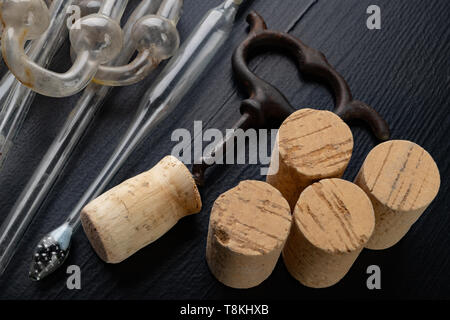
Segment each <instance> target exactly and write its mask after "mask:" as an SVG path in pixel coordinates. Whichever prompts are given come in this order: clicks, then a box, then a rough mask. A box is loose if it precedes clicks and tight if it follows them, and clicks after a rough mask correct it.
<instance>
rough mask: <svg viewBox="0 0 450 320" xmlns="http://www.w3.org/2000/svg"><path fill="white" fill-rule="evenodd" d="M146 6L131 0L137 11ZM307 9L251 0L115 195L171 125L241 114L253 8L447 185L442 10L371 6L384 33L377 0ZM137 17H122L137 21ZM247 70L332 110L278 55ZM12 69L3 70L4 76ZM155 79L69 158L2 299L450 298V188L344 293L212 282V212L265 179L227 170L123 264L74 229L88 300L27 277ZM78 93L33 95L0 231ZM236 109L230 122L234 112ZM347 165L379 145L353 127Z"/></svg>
mask: <svg viewBox="0 0 450 320" xmlns="http://www.w3.org/2000/svg"><path fill="white" fill-rule="evenodd" d="M137 2H138V0H131V1H130V3H131V4H132V5H135V4H136V3H137ZM219 3H220V0H204V1H197V0H186V1H185V10H184V12H185V14H184V16H183V17H182V19H181V20H180V23H179V26H180V31H181V38H182V40H183V39H186V36H187V35H188V34H189V32H190V31H191V30H192V28H193V27H194V26H195V25H196V24H197V23H198V21H199V20H200V18H201V16H202V15H203V14H204V13H205V12H206V11H207V10H208V9H209V8H210V7H212V6H213V5H217V4H219ZM306 3H307V1H305V0H279V1H267V0H254V1H252V2H251V5H250V8H249V7H246V8H244V10H242V12H241V13H240V15H239V16H238V20H237V24H236V26H235V29H234V32H233V35H232V38H231V39H230V41H228V42H227V44H226V45H225V47H224V48H223V49H222V50H221V51H220V54H219V55H218V56H217V57H216V59H214V62H213V67H212V68H210V69H209V71H208V72H207V74H205V76H204V77H203V79H202V80H201V81H200V82H199V83H198V85H197V86H196V88H194V90H192V91H191V92H190V93H189V95H188V96H187V97H186V98H185V99H184V101H183V103H182V104H181V105H180V106H179V107H178V109H177V110H178V112H177V113H175V114H174V115H173V116H171V117H170V119H169V120H168V121H166V122H165V123H163V124H161V125H160V126H159V127H158V130H156V131H155V132H154V133H152V135H151V136H150V137H149V138H148V139H146V140H145V141H144V142H143V143H142V145H141V146H140V147H139V148H137V149H136V151H135V152H134V154H133V156H132V157H131V158H130V159H129V161H127V163H126V164H125V166H124V167H123V168H122V170H121V171H120V172H119V174H118V176H117V177H116V178H115V179H114V181H112V183H111V185H110V187H112V186H114V185H117V184H118V183H120V182H122V181H124V180H126V179H127V178H130V177H133V176H135V175H136V174H138V173H140V172H143V171H146V170H148V169H149V168H151V167H153V166H154V165H155V164H156V163H157V162H158V161H159V160H160V159H161V158H163V157H164V156H166V155H167V154H169V153H170V152H171V149H172V147H173V146H174V145H175V144H176V142H172V141H171V140H170V135H171V133H172V132H173V130H174V129H176V128H186V129H188V130H190V131H191V132H193V121H194V120H203V121H204V123H203V124H204V127H205V129H206V128H209V127H216V128H218V129H221V130H224V129H226V128H229V127H230V126H231V124H232V123H234V122H236V121H237V119H238V118H239V117H240V115H239V112H238V107H239V103H240V101H241V99H242V97H241V96H240V95H239V92H238V89H237V88H236V87H235V85H234V83H233V79H232V72H231V54H232V51H233V49H234V48H235V47H236V46H237V44H238V43H239V42H240V41H242V40H243V39H245V37H246V23H245V21H244V17H245V15H246V14H247V13H248V12H249V10H250V9H255V10H257V11H258V12H259V13H260V14H261V15H262V16H263V17H264V18H265V19H266V21H267V23H268V25H269V26H270V27H272V28H274V29H279V30H288V31H289V32H290V33H291V34H292V35H294V36H297V37H300V38H301V39H302V40H303V41H304V42H305V43H306V44H308V45H310V46H312V47H314V48H317V49H319V50H321V51H322V52H324V53H325V55H326V56H327V58H328V60H329V61H330V63H332V64H333V65H334V66H335V67H336V69H337V70H338V71H339V72H340V73H341V74H342V75H343V76H344V78H346V80H347V81H348V82H349V85H350V87H351V88H352V91H353V93H354V96H355V98H357V99H359V100H362V101H364V102H366V103H369V104H370V105H371V106H373V107H374V108H375V109H376V110H377V111H379V112H380V113H381V114H382V115H383V117H385V118H386V120H387V121H388V122H389V124H390V126H391V129H392V137H393V138H394V139H407V140H411V141H414V142H416V143H418V144H419V145H421V146H422V147H424V148H425V149H426V150H427V151H428V152H429V153H430V154H431V156H432V157H433V158H434V159H435V161H436V163H437V165H438V167H439V170H440V172H441V175H442V177H448V176H449V175H450V162H449V160H448V155H449V154H450V145H449V142H448V137H449V136H450V114H449V105H450V101H449V96H448V88H449V86H450V74H449V72H450V71H449V70H450V61H449V59H448V56H449V53H450V28H449V21H448V12H449V10H450V2H449V1H448V0H433V1H427V2H425V1H421V0H397V1H392V0H377V1H376V4H378V5H379V6H380V7H381V10H382V19H383V20H382V29H381V30H379V31H369V30H367V28H366V18H367V14H366V10H367V7H368V6H369V5H372V4H374V2H373V1H369V0H335V1H328V0H319V1H318V3H317V4H316V5H315V6H314V7H312V8H311V10H309V11H308V12H307V14H306V15H305V16H304V17H303V18H302V19H299V16H300V13H302V12H303V11H304V7H305V4H306ZM129 11H130V10H127V12H129ZM69 65H70V59H69V46H68V45H66V46H65V47H64V48H63V50H61V51H60V52H59V53H58V55H57V56H56V58H55V59H54V63H53V68H55V70H57V71H64V70H67V68H68V67H69ZM251 66H252V68H253V69H254V70H256V73H257V74H258V75H259V76H261V77H263V78H264V79H268V80H270V82H271V83H273V84H274V85H275V86H277V87H278V88H279V89H280V90H281V91H282V92H283V93H284V94H285V95H286V97H287V98H288V99H289V100H290V101H291V102H292V104H293V105H294V106H297V107H298V108H299V109H300V108H304V107H310V108H320V109H327V110H332V105H333V101H332V98H331V95H330V94H329V92H328V91H327V90H326V89H324V88H322V87H320V86H318V85H317V84H315V83H310V82H309V81H308V79H304V78H302V77H299V74H298V73H297V71H296V68H295V65H294V64H293V63H292V62H291V61H289V60H287V59H285V58H284V57H281V56H279V55H276V54H273V55H264V56H261V57H258V58H256V59H255V60H253V61H252V63H251ZM3 70H4V69H3ZM153 79H154V76H151V77H149V79H148V80H146V81H145V82H144V83H142V84H140V85H137V86H132V87H127V88H118V89H115V90H114V92H113V93H112V95H111V96H110V98H109V99H108V100H107V101H106V103H105V106H104V107H103V109H102V110H101V111H100V112H99V115H98V117H97V120H96V121H95V123H94V124H93V127H92V129H91V130H90V131H89V132H88V133H87V134H86V137H85V138H84V140H83V141H82V143H81V145H80V146H79V147H78V148H77V150H76V151H75V152H74V155H73V159H72V161H70V163H69V164H68V166H67V168H66V170H65V172H64V174H63V175H62V177H61V179H60V181H59V182H58V183H57V184H56V186H55V189H54V191H53V192H52V194H51V196H50V198H49V200H48V201H47V202H46V203H45V204H44V205H43V207H42V209H41V211H40V212H39V214H38V215H37V217H36V220H35V221H34V223H33V224H32V225H31V226H30V228H29V230H28V232H27V235H26V236H25V237H24V239H23V241H22V243H21V246H20V248H19V251H18V253H17V255H16V256H15V257H14V259H13V261H12V262H11V265H10V267H9V268H8V270H7V271H6V273H5V275H4V277H3V278H1V279H0V298H3V299H121V298H126V299H173V298H176V299H221V298H228V299H250V298H251V299H259V298H260V299H302V298H305V299H329V298H339V299H345V298H358V299H377V298H382V299H387V298H401V299H405V298H427V299H432V298H441V299H442V298H450V290H449V288H450V275H449V273H448V269H449V268H450V258H449V253H448V248H449V247H450V238H449V237H448V229H449V227H450V215H449V214H448V212H450V200H449V197H448V194H449V193H450V189H449V182H448V179H443V180H442V186H441V190H440V192H439V194H438V196H437V198H436V199H435V201H433V203H432V204H431V205H430V207H429V208H428V209H427V210H426V212H425V213H424V214H423V215H422V217H421V218H420V219H419V220H418V221H417V223H416V224H415V225H414V226H413V227H412V228H411V230H410V232H409V233H408V235H407V236H406V237H405V238H403V239H402V241H400V243H398V244H397V245H396V246H395V247H393V248H391V249H388V250H386V251H382V252H371V251H369V250H363V252H362V253H361V255H360V257H359V259H358V260H357V261H356V263H355V264H354V265H353V267H352V272H350V273H349V274H348V275H347V276H346V277H345V278H344V279H343V280H342V281H341V282H340V283H339V284H337V285H336V286H334V287H332V288H330V289H327V290H320V291H319V292H317V291H316V290H310V289H308V288H306V287H303V286H301V285H299V284H298V282H297V281H295V280H293V279H292V277H291V276H290V275H289V274H288V272H287V270H286V268H285V266H284V264H283V263H282V262H279V263H278V265H277V267H276V268H275V271H274V272H273V274H272V276H271V277H270V278H269V279H268V280H267V281H265V282H264V283H263V284H262V285H260V286H258V287H256V288H253V289H250V290H248V291H245V292H241V291H239V290H233V289H230V288H227V287H225V286H223V285H222V284H220V283H219V282H217V281H216V280H215V278H214V277H213V276H212V275H211V273H210V272H209V270H208V266H207V263H206V259H205V246H206V237H207V233H208V224H209V213H210V210H211V207H212V205H213V203H214V201H215V200H216V199H217V197H218V196H219V195H220V194H222V193H223V192H225V191H226V190H229V189H230V188H231V187H233V186H236V185H237V184H238V182H239V181H241V180H245V179H253V180H254V179H257V180H264V179H265V177H262V176H261V175H260V167H259V166H255V165H246V166H243V165H242V166H227V167H225V166H221V167H217V168H215V169H212V171H210V172H209V175H208V177H207V183H208V184H209V185H213V186H214V187H213V188H208V189H204V190H201V193H202V200H203V205H204V206H203V210H202V212H201V213H200V214H199V215H194V216H192V217H189V218H187V219H184V220H183V221H181V222H180V223H178V224H177V225H176V226H175V228H174V229H173V232H170V233H168V234H166V235H165V236H164V237H162V238H161V239H159V240H158V244H157V245H156V244H155V245H151V246H148V247H147V248H145V249H143V250H141V251H140V252H138V253H137V254H136V255H134V256H133V257H132V258H130V259H129V260H127V261H125V262H124V263H122V264H119V265H114V266H112V265H107V264H105V263H103V262H102V261H101V260H100V259H99V258H98V257H97V255H96V254H95V252H94V251H93V250H92V249H91V247H90V244H89V242H88V240H87V238H86V237H85V236H84V235H83V233H82V232H78V233H77V234H76V235H75V238H74V246H73V247H72V249H71V250H72V252H71V255H70V256H69V258H68V261H67V265H72V264H76V265H79V266H80V267H81V270H82V288H83V289H82V290H81V291H76V290H75V291H70V290H68V289H67V288H66V284H65V282H66V279H67V278H66V277H67V275H66V273H65V270H64V269H61V270H59V271H58V272H57V273H56V274H55V275H54V276H52V277H51V278H49V279H48V280H47V281H45V282H42V283H32V282H30V281H29V280H28V276H27V273H28V263H29V261H30V255H31V254H32V249H33V248H32V246H31V244H33V245H34V244H35V243H36V242H37V241H38V240H39V239H40V238H42V236H43V235H44V234H45V233H46V232H47V231H49V230H51V229H52V228H54V227H56V226H58V225H59V224H61V223H62V222H63V221H64V217H65V215H66V214H67V213H68V212H69V211H70V210H71V209H72V208H73V207H74V205H75V203H76V202H77V201H78V199H79V198H80V196H81V195H82V191H83V190H85V189H86V188H87V187H88V186H89V184H90V183H91V182H92V181H93V180H94V179H95V176H96V175H97V173H98V172H99V171H100V170H101V168H102V167H103V165H104V164H105V162H106V161H107V159H108V157H109V156H110V154H111V152H113V150H114V148H115V146H116V144H117V143H118V140H119V138H120V137H121V135H122V134H123V133H124V131H125V130H126V128H127V126H128V124H129V121H130V120H131V118H132V117H133V113H134V111H135V108H136V107H137V104H138V103H139V101H140V98H141V96H142V94H143V93H144V92H145V90H146V88H147V87H148V86H149V85H150V84H151V83H152V81H153ZM76 99H77V97H71V98H67V99H51V98H46V97H42V96H40V97H38V98H37V99H36V100H35V103H34V104H33V106H32V108H31V110H30V113H29V115H28V117H27V119H26V121H25V124H24V127H23V130H22V131H21V133H20V135H19V136H18V138H17V139H16V144H15V145H14V146H12V149H11V154H10V157H9V160H8V161H7V163H6V164H5V167H4V170H3V171H2V172H0V208H1V214H0V222H3V221H4V219H5V218H6V215H7V213H8V212H9V210H10V209H11V207H12V206H13V205H14V202H15V200H16V198H17V197H18V195H19V193H20V192H21V190H22V188H23V187H24V185H25V184H26V182H27V180H28V179H29V177H30V176H31V175H32V172H33V169H34V168H35V167H36V166H37V164H38V163H39V161H40V160H41V159H42V157H43V155H44V153H45V151H46V150H47V148H48V146H49V145H50V143H51V142H52V140H53V138H54V137H55V136H56V134H57V132H58V130H59V129H60V127H61V125H62V124H63V123H64V120H65V118H66V117H67V116H68V114H69V113H70V111H71V108H72V107H73V106H74V104H75V102H76ZM233 110H234V111H235V112H233ZM352 131H353V134H354V138H355V148H354V151H353V157H352V160H351V161H350V164H349V167H348V168H347V171H346V173H345V175H344V177H345V178H346V179H348V180H350V181H353V179H354V178H355V176H356V174H357V172H358V171H359V169H360V167H361V165H362V163H363V161H364V159H365V157H366V156H367V154H368V153H369V151H370V150H371V149H372V148H373V147H374V145H375V141H374V140H373V138H372V137H371V135H370V134H369V133H368V132H367V131H366V130H364V129H362V128H361V127H359V126H354V127H352ZM372 264H377V265H379V266H380V268H381V270H382V288H383V289H382V290H381V291H369V290H367V288H366V286H365V282H366V280H367V274H366V269H367V267H368V266H369V265H372Z"/></svg>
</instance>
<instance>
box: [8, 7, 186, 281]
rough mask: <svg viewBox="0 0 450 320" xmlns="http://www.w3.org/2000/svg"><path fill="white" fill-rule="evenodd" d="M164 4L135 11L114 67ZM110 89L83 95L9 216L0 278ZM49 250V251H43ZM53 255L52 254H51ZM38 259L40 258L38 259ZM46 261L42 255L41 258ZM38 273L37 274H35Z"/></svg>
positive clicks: (96, 89) (96, 87)
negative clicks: (139, 25)
mask: <svg viewBox="0 0 450 320" xmlns="http://www.w3.org/2000/svg"><path fill="white" fill-rule="evenodd" d="M180 3H181V4H182V3H183V0H164V1H163V5H165V6H170V5H172V6H173V7H176V8H178V9H177V10H179V12H180V13H181V9H182V6H180ZM160 4H161V0H143V1H141V2H140V4H139V5H138V6H137V7H136V8H135V10H134V11H133V13H132V14H131V16H130V18H129V19H128V21H127V23H126V25H125V27H124V34H125V35H126V36H127V37H126V38H125V39H127V40H126V41H125V45H124V48H123V49H122V52H121V53H120V55H119V56H118V57H117V58H116V59H115V60H114V61H113V63H112V65H115V64H118V65H122V64H124V63H126V62H127V61H129V60H130V58H131V57H132V55H133V53H134V51H135V45H134V43H133V40H132V38H131V37H130V36H129V35H131V33H132V32H133V27H134V25H135V23H136V22H137V21H138V20H139V19H141V18H142V17H143V16H146V15H149V14H153V13H155V12H156V10H157V9H158V7H159V6H160ZM109 92H110V88H108V87H102V86H100V85H97V84H90V85H89V86H88V87H87V88H86V89H85V90H84V92H83V95H82V96H81V98H80V100H79V101H78V103H77V105H76V107H75V108H74V111H73V112H72V113H71V115H70V117H69V118H68V119H67V121H66V123H65V125H64V126H63V128H62V129H61V131H60V133H59V134H58V137H57V138H56V139H55V141H54V142H53V144H52V145H51V147H50V148H49V150H48V151H47V153H46V155H45V156H44V158H43V160H42V161H41V163H40V164H39V166H38V168H37V169H36V171H35V173H34V174H33V176H32V178H31V179H30V181H29V182H28V184H27V186H26V187H25V189H24V191H23V192H22V194H21V195H20V196H19V198H18V200H17V201H16V204H15V205H14V207H13V209H12V210H11V212H10V213H9V215H8V219H7V222H6V224H5V225H4V226H3V227H2V229H3V230H2V231H1V232H0V234H1V235H2V239H1V240H0V275H1V274H2V271H3V270H5V268H6V266H7V264H8V262H9V260H10V259H11V257H12V256H13V255H14V253H15V251H16V250H17V246H18V244H19V241H20V239H21V238H22V236H23V234H24V232H25V231H26V228H27V227H28V225H29V223H30V222H31V221H32V219H33V217H34V216H35V214H36V212H37V211H38V210H39V207H40V206H41V204H42V203H43V201H44V200H45V199H46V197H47V195H48V194H49V192H50V191H51V188H52V186H53V185H54V183H55V182H56V180H57V178H58V177H59V175H60V173H61V172H62V170H63V169H64V166H65V164H66V163H67V161H68V159H69V158H70V155H71V154H72V151H73V149H74V148H75V146H76V145H77V144H78V142H79V140H80V139H81V137H82V136H83V134H84V133H85V131H86V130H87V128H88V127H89V125H90V124H91V122H92V120H93V118H94V116H95V114H96V113H97V111H98V109H99V108H100V106H101V105H102V102H103V101H104V100H105V98H106V96H107V95H108V93H109ZM43 249H45V248H43ZM50 253H51V252H50ZM35 258H36V257H35ZM39 258H42V255H41V256H39ZM35 260H36V261H33V263H32V268H31V269H33V272H32V273H30V277H31V278H32V279H34V280H37V279H38V278H41V277H44V276H45V272H46V271H45V270H44V269H40V267H39V264H38V262H39V259H35ZM35 271H37V272H35Z"/></svg>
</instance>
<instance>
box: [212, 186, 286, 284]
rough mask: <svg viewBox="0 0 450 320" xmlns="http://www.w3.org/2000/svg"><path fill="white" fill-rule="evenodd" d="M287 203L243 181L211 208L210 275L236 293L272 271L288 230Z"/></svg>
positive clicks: (266, 188)
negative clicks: (236, 290) (233, 289)
mask: <svg viewBox="0 0 450 320" xmlns="http://www.w3.org/2000/svg"><path fill="white" fill-rule="evenodd" d="M291 222H292V217H291V210H290V208H289V204H288V203H287V201H286V199H284V198H283V196H282V195H281V193H280V192H279V191H278V190H277V189H275V188H274V187H272V186H271V185H270V184H268V183H265V182H261V181H249V180H246V181H242V182H241V183H239V185H238V186H237V187H235V188H233V189H230V190H228V191H227V192H225V193H224V194H222V195H221V196H220V197H219V198H218V199H217V200H216V201H215V202H214V206H213V208H212V210H211V218H210V222H209V230H208V241H207V244H206V260H207V262H208V265H209V268H210V270H211V272H212V273H213V274H214V276H215V277H216V278H217V280H219V281H220V282H222V283H223V284H225V285H227V286H229V287H232V288H237V289H248V288H252V287H255V286H257V285H259V284H261V282H263V281H264V280H266V279H267V278H268V277H269V276H270V274H271V273H272V271H273V270H274V269H275V266H276V264H277V261H278V258H279V257H280V254H281V250H282V249H283V246H284V244H285V242H286V239H287V237H288V234H289V231H290V229H291Z"/></svg>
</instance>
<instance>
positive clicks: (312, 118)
mask: <svg viewBox="0 0 450 320" xmlns="http://www.w3.org/2000/svg"><path fill="white" fill-rule="evenodd" d="M352 152H353V135H352V132H351V130H350V128H349V127H348V125H347V124H345V123H344V121H342V119H341V118H339V117H338V116H337V115H336V114H334V113H332V112H329V111H320V110H313V109H302V110H299V111H297V112H295V113H293V114H292V115H291V116H290V117H289V118H287V119H286V120H285V121H284V123H283V124H282V126H281V128H280V130H279V132H278V137H277V143H276V145H275V148H274V151H273V153H272V161H271V167H270V171H273V172H276V173H275V174H270V175H268V176H267V182H268V183H270V184H271V185H272V186H274V187H275V188H277V189H278V190H279V191H280V192H281V193H282V194H283V196H284V197H285V198H286V199H287V200H288V202H289V205H290V206H291V210H294V207H295V204H296V203H297V200H298V198H299V196H300V193H301V192H302V191H303V190H304V189H305V188H306V187H308V186H309V185H311V184H312V183H314V182H316V181H319V180H321V179H325V178H340V177H342V175H343V174H344V171H345V169H346V168H347V166H348V163H349V161H350V158H351V156H352ZM277 164H278V165H277ZM277 168H278V170H277ZM270 171H269V172H270Z"/></svg>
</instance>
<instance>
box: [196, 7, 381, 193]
mask: <svg viewBox="0 0 450 320" xmlns="http://www.w3.org/2000/svg"><path fill="white" fill-rule="evenodd" d="M247 22H248V23H249V24H250V32H249V36H248V37H247V39H245V40H244V41H243V42H242V43H241V44H240V45H239V47H237V49H236V50H235V52H234V54H233V59H232V65H233V71H234V74H235V77H236V80H237V82H238V83H239V85H241V86H242V87H243V88H244V89H245V90H246V91H247V93H248V95H249V98H248V99H246V100H244V101H242V103H241V108H240V111H241V114H242V117H241V119H240V120H239V121H238V123H237V124H236V125H235V126H234V129H244V130H245V129H248V128H251V127H253V128H263V127H267V126H269V125H281V123H282V122H283V121H284V120H285V119H286V118H287V117H289V116H290V115H291V114H292V113H293V112H294V111H295V108H293V106H292V105H291V104H290V103H289V101H288V100H287V99H286V97H285V96H284V95H283V94H282V93H281V92H280V91H279V90H278V89H277V88H275V87H274V86H272V85H271V84H269V83H268V82H266V81H265V80H263V79H261V78H259V77H258V76H256V75H255V74H254V73H253V72H252V71H251V70H250V68H249V67H248V63H249V58H250V57H251V56H252V55H253V54H254V53H262V52H266V51H269V50H271V49H277V50H280V49H281V50H282V52H283V53H285V54H288V55H291V56H292V57H294V58H295V59H296V62H297V64H298V68H299V69H300V71H301V72H304V73H305V74H308V75H312V76H316V77H318V78H319V79H320V80H322V81H323V82H324V83H325V84H328V85H330V86H331V88H332V89H333V93H334V96H335V105H336V107H335V111H334V112H335V113H336V114H337V115H338V116H340V117H341V118H342V119H343V120H344V121H346V122H348V121H351V120H362V121H364V122H365V123H366V124H367V125H369V126H370V128H371V130H372V132H373V134H374V135H375V137H376V138H378V139H379V140H382V141H384V140H388V139H389V137H390V132H389V126H388V124H387V123H386V121H385V120H384V119H383V118H382V117H381V116H380V115H379V114H378V112H376V111H375V110H374V109H373V108H372V107H370V106H369V105H367V104H365V103H364V102H361V101H358V100H353V96H352V93H351V90H350V87H349V86H348V84H347V82H346V81H345V79H344V78H343V77H342V76H341V75H340V74H339V73H338V72H337V71H336V70H335V69H334V68H333V66H332V65H331V64H330V63H329V62H328V60H327V59H326V58H325V55H324V54H323V53H322V52H320V51H318V50H316V49H314V48H311V47H308V46H307V45H305V44H304V43H303V42H302V41H300V40H299V39H297V38H295V37H293V36H291V35H290V34H287V33H283V32H278V31H272V30H268V29H267V25H266V23H265V21H264V19H263V18H262V17H261V16H260V15H259V14H258V13H256V12H254V11H253V12H251V13H250V14H249V15H248V16H247ZM232 138H234V137H233V136H232V137H229V138H228V139H226V140H225V141H223V143H222V144H221V145H219V146H218V148H216V151H217V150H218V149H222V150H225V145H226V143H227V141H229V140H230V139H232ZM214 156H215V152H212V154H211V155H210V157H209V158H212V157H214ZM205 159H206V158H202V161H201V162H202V163H201V164H195V165H194V166H193V169H192V172H193V176H194V178H195V180H196V182H197V184H199V185H203V184H204V174H205V171H206V169H207V168H209V167H211V166H212V165H208V164H206V162H205ZM208 162H209V161H208Z"/></svg>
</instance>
